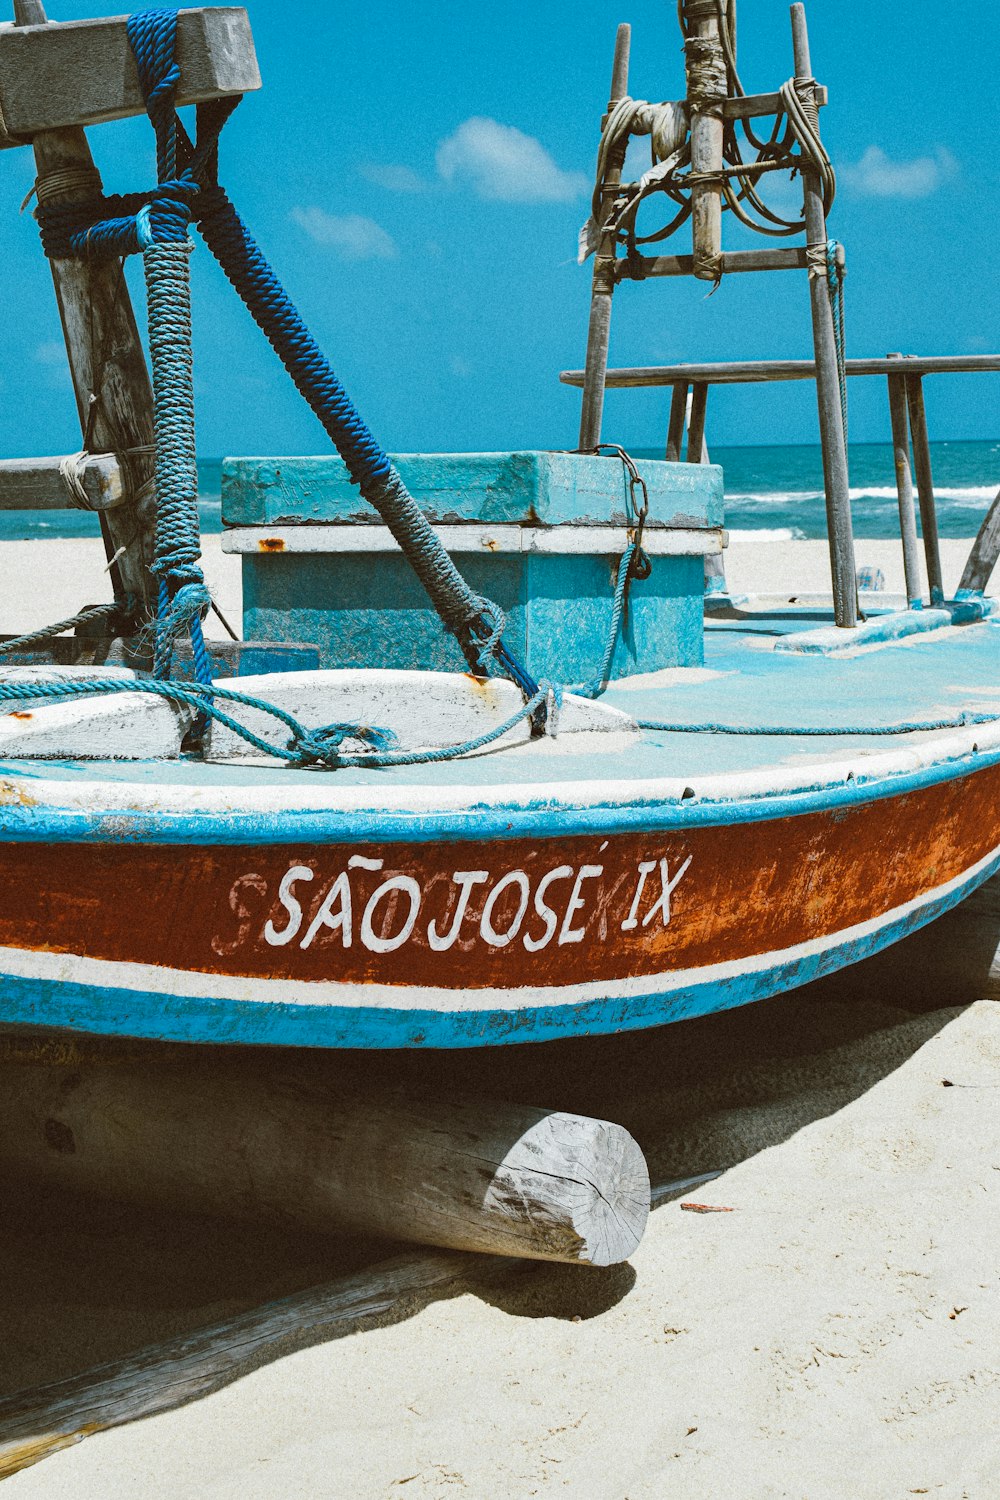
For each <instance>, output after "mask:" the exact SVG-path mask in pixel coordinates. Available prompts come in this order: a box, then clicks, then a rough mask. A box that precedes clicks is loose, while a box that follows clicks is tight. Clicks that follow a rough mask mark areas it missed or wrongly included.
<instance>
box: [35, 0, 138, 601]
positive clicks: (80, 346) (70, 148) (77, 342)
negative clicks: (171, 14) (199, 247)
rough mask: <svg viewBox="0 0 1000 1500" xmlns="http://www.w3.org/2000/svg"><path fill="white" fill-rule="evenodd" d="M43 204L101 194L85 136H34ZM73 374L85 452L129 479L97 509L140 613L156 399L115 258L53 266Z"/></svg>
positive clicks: (116, 575)
mask: <svg viewBox="0 0 1000 1500" xmlns="http://www.w3.org/2000/svg"><path fill="white" fill-rule="evenodd" d="M14 19H15V24H16V25H17V26H40V25H44V24H45V21H46V16H45V10H44V7H43V5H42V4H41V0H14ZM31 145H32V147H33V149H34V154H35V165H36V168H37V171H38V178H37V192H38V199H39V202H43V203H56V202H68V201H70V200H71V199H73V198H81V197H83V198H86V197H92V196H93V195H94V193H95V192H100V190H101V179H100V175H99V173H98V171H97V169H96V167H95V166H94V159H93V157H92V155H91V153H90V147H89V146H88V144H87V138H86V136H85V134H84V132H83V130H82V129H80V128H79V127H75V126H68V127H65V128H63V129H59V130H42V131H39V132H38V134H37V135H35V136H34V137H33V138H32V141H31ZM49 267H50V269H51V271H52V280H53V283H54V285H55V292H56V301H57V303H58V305H59V316H60V318H61V320H62V327H63V336H64V338H65V340H66V353H67V356H68V358H69V368H70V375H71V377H72V380H73V390H74V393H75V395H76V405H77V412H78V414H79V418H80V428H81V431H82V433H83V442H82V447H83V448H84V449H85V450H86V451H87V452H90V453H113V454H115V455H116V457H117V459H118V462H119V465H120V467H121V468H122V470H123V473H124V475H125V478H126V484H125V494H124V498H123V500H122V502H121V503H120V504H119V505H117V506H116V507H115V508H114V509H113V510H106V511H101V512H100V522H101V532H102V535H103V537H104V545H105V549H106V551H107V554H108V558H109V560H110V559H112V558H114V559H115V561H114V562H113V563H112V567H111V574H112V579H113V582H114V584H115V593H116V595H131V596H132V597H133V598H134V599H135V600H136V603H137V604H138V606H139V607H140V609H141V610H142V612H143V613H150V612H151V608H152V602H153V598H154V587H153V578H152V575H151V574H150V572H149V564H150V562H151V561H152V557H153V540H154V529H155V502H154V494H153V457H154V454H153V441H154V438H153V393H152V387H151V385H150V380H149V373H148V371H147V369H146V360H145V356H144V354H143V350H142V344H141V343H140V340H139V331H138V328H137V327H136V321H135V314H134V312H133V311H132V303H131V300H130V298H129V293H128V287H127V286H126V284H125V274H124V271H123V269H122V263H121V261H120V260H97V261H90V262H88V261H83V260H70V259H66V260H61V259H60V260H50V261H49Z"/></svg>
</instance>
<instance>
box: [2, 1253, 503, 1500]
mask: <svg viewBox="0 0 1000 1500" xmlns="http://www.w3.org/2000/svg"><path fill="white" fill-rule="evenodd" d="M513 1269H515V1267H514V1264H513V1263H512V1262H511V1261H510V1260H507V1259H505V1258H503V1257H498V1256H480V1257H478V1258H477V1259H476V1260H475V1261H470V1258H469V1257H468V1256H466V1255H458V1254H455V1253H448V1252H447V1251H437V1252H433V1253H426V1254H424V1255H419V1256H408V1257H403V1256H397V1257H394V1258H393V1259H391V1260H383V1261H380V1262H379V1263H378V1264H376V1265H374V1266H370V1267H368V1268H366V1269H365V1270H363V1271H358V1272H356V1273H355V1274H354V1275H351V1276H342V1277H339V1278H338V1279H337V1280H336V1281H332V1282H329V1283H328V1284H327V1285H325V1286H319V1287H310V1288H309V1290H308V1291H304V1292H297V1293H295V1294H293V1295H292V1296H290V1297H283V1298H281V1299H280V1300H279V1301H275V1302H266V1303H264V1305H263V1306H262V1307H255V1308H252V1309H251V1310H250V1311H249V1312H246V1313H240V1314H238V1315H237V1316H236V1317H232V1318H226V1319H224V1320H223V1321H222V1322H219V1323H215V1324H212V1325H211V1326H210V1327H208V1328H199V1329H196V1330H195V1331H194V1332H193V1333H185V1334H179V1335H177V1336H176V1337H174V1338H171V1339H167V1340H166V1341H165V1342H163V1343H160V1344H156V1345H153V1346H151V1347H149V1348H146V1349H142V1350H140V1351H139V1352H138V1353H136V1354H133V1355H130V1356H129V1357H128V1358H125V1359H119V1360H115V1361H113V1362H112V1363H110V1364H106V1365H101V1366H99V1367H98V1368H96V1369H92V1370H86V1371H84V1372H83V1373H82V1374H79V1375H73V1376H70V1377H69V1378H68V1379H66V1380H59V1381H56V1382H54V1383H53V1384H51V1385H46V1386H43V1387H41V1388H40V1389H37V1390H30V1391H24V1392H20V1393H18V1394H16V1395H14V1396H10V1397H8V1398H7V1399H6V1400H0V1480H3V1479H7V1478H9V1477H10V1475H12V1474H16V1473H18V1472H20V1470H22V1469H26V1468H28V1467H29V1466H30V1465H31V1464H35V1463H38V1462H39V1461H40V1460H41V1459H43V1458H48V1457H49V1455H50V1454H53V1453H58V1451H59V1450H60V1449H61V1448H68V1447H70V1446H72V1445H73V1444H74V1443H79V1442H82V1441H83V1439H84V1438H87V1437H91V1436H93V1434H94V1433H97V1432H106V1431H107V1430H108V1429H110V1428H113V1427H120V1426H122V1425H124V1424H125V1423H126V1422H137V1421H139V1420H140V1419H141V1418H143V1417H152V1416H156V1415H157V1414H158V1413H160V1412H167V1411H175V1410H176V1409H177V1408H178V1407H179V1406H184V1405H186V1404H187V1403H188V1402H189V1401H197V1400H200V1399H202V1398H203V1397H205V1396H209V1395H211V1394H212V1393H213V1392H214V1391H218V1390H222V1389H223V1388H224V1387H225V1386H227V1385H231V1384H232V1382H233V1381H235V1380H238V1379H240V1378H241V1376H244V1375H249V1374H250V1373H251V1371H253V1370H256V1369H259V1368H260V1366H261V1365H264V1364H267V1363H269V1362H270V1361H271V1360H275V1359H282V1358H284V1357H285V1356H286V1355H288V1354H291V1353H294V1352H295V1351H297V1350H299V1349H309V1348H314V1347H315V1346H316V1345H317V1344H319V1343H323V1342H326V1341H327V1340H329V1339H335V1338H343V1337H344V1336H345V1335H346V1334H349V1333H352V1332H354V1331H355V1330H360V1329H362V1328H365V1327H372V1326H377V1325H378V1323H379V1322H382V1321H385V1320H387V1319H389V1320H392V1319H393V1318H394V1316H401V1315H403V1313H404V1310H405V1313H406V1314H411V1313H412V1312H414V1311H415V1310H416V1309H417V1308H419V1307H420V1306H422V1305H424V1304H426V1303H428V1302H430V1301H431V1300H432V1299H434V1298H436V1297H444V1296H450V1295H452V1294H453V1293H454V1292H455V1291H457V1290H459V1289H461V1288H475V1287H478V1286H481V1285H482V1284H483V1283H486V1284H487V1285H488V1284H491V1283H495V1282H496V1281H497V1280H499V1279H500V1278H502V1277H503V1276H504V1274H505V1273H506V1274H508V1275H509V1274H510V1272H511V1270H513Z"/></svg>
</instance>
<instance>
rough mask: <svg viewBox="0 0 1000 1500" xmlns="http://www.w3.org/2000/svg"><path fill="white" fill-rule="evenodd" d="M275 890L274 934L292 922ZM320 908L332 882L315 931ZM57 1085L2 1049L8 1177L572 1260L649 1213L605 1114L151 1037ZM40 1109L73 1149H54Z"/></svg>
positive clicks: (636, 1232)
mask: <svg viewBox="0 0 1000 1500" xmlns="http://www.w3.org/2000/svg"><path fill="white" fill-rule="evenodd" d="M369 864H370V862H369ZM293 868H295V867H293ZM283 889H284V890H285V896H284V900H283V902H279V905H278V907H277V908H276V912H275V919H274V923H273V926H274V930H275V935H276V936H278V937H279V938H280V932H281V930H282V929H286V930H288V931H289V932H291V929H292V925H293V924H292V922H291V921H290V919H289V911H290V905H291V896H290V885H289V884H286V886H285V887H284V888H283ZM332 907H333V902H332V893H331V901H329V902H328V903H327V904H326V906H324V908H323V911H324V912H325V913H326V916H321V917H318V918H317V919H316V921H315V922H314V923H313V926H314V927H318V928H319V929H320V933H321V935H322V928H323V927H324V926H326V927H327V928H329V926H330V925H331V923H332V922H333V920H334V919H333V915H332ZM343 911H344V908H341V913H342V915H343ZM497 920H498V921H499V918H497ZM65 1083H66V1070H65V1068H64V1067H62V1066H60V1065H59V1064H57V1063H48V1062H44V1061H43V1062H29V1063H24V1062H22V1061H20V1060H18V1059H17V1058H15V1059H13V1060H10V1059H4V1058H3V1057H2V1056H0V1167H2V1169H3V1171H5V1172H7V1171H9V1172H13V1173H16V1175H17V1177H18V1179H19V1180H20V1181H24V1182H30V1181H35V1182H38V1183H44V1184H47V1185H48V1186H50V1187H52V1188H53V1189H55V1190H56V1191H60V1190H66V1191H77V1190H79V1191H82V1192H85V1193H97V1194H99V1195H102V1196H104V1197H109V1198H112V1199H120V1200H122V1201H124V1202H130V1201H131V1202H139V1203H153V1204H156V1205H157V1206H158V1207H174V1208H176V1209H183V1210H184V1211H185V1212H188V1211H193V1212H198V1213H211V1214H218V1215H223V1216H226V1217H229V1218H231V1219H234V1220H237V1221H247V1222H251V1223H253V1222H260V1221H261V1220H265V1221H267V1220H275V1221H277V1222H279V1223H281V1224H284V1225H290V1224H297V1225H300V1226H302V1227H303V1228H307V1229H310V1230H313V1231H319V1232H321V1233H330V1232H338V1231H342V1230H348V1231H352V1232H354V1231H357V1232H360V1233H363V1234H371V1235H383V1236H386V1237H387V1238H390V1239H394V1240H407V1241H410V1242H416V1243H418V1244H420V1243H423V1244H429V1245H436V1246H441V1247H444V1248H449V1249H456V1250H472V1251H478V1252H483V1253H486V1254H503V1255H513V1256H518V1257H522V1258H526V1259H530V1260H555V1261H563V1262H567V1263H569V1264H573V1265H581V1264H586V1265H599V1266H607V1265H617V1264H620V1263H621V1262H622V1261H624V1260H626V1259H627V1258H628V1256H630V1255H631V1254H632V1253H633V1251H634V1250H635V1249H636V1247H637V1246H638V1244H639V1241H640V1239H641V1237H642V1232H643V1229H644V1227H645V1223H646V1218H647V1215H648V1213H649V1174H648V1171H647V1169H646V1163H645V1159H644V1157H643V1155H642V1152H641V1151H640V1149H639V1147H638V1146H637V1145H636V1143H635V1141H634V1140H633V1139H632V1137H631V1136H630V1135H629V1133H628V1131H627V1130H625V1129H623V1127H622V1126H620V1125H615V1124H613V1123H612V1122H610V1121H607V1120H594V1119H590V1118H588V1117H586V1116H583V1115H576V1114H567V1113H565V1112H562V1111H558V1110H557V1111H550V1110H543V1109H534V1108H532V1107H531V1106H529V1105H524V1104H520V1103H516V1102H508V1101H503V1100H492V1099H488V1098H487V1099H484V1098H481V1097H478V1096H476V1097H472V1096H469V1097H467V1098H466V1097H450V1098H449V1097H447V1096H445V1097H442V1096H440V1095H439V1094H437V1093H435V1094H433V1095H431V1094H430V1093H427V1094H423V1093H419V1094H409V1093H402V1092H399V1091H396V1090H385V1089H383V1090H379V1089H373V1088H371V1087H370V1084H369V1083H368V1082H364V1083H354V1084H352V1083H351V1081H350V1080H349V1079H347V1078H345V1077H344V1076H343V1072H342V1071H337V1072H335V1073H334V1074H332V1075H331V1074H330V1073H329V1071H328V1070H326V1065H325V1064H324V1063H323V1061H322V1060H321V1061H320V1064H319V1066H318V1067H317V1068H311V1067H310V1065H309V1064H308V1062H306V1063H303V1062H302V1061H301V1060H299V1061H298V1062H297V1063H293V1064H292V1065H284V1066H283V1065H282V1063H281V1061H280V1059H279V1060H275V1059H273V1058H266V1059H260V1058H257V1057H251V1058H246V1059H244V1058H242V1057H241V1056H239V1054H238V1053H237V1055H235V1056H233V1055H232V1054H231V1053H222V1054H220V1055H211V1054H210V1055H209V1056H207V1057H204V1056H201V1055H199V1054H195V1055H189V1054H185V1053H184V1050H183V1049H180V1050H179V1051H178V1052H177V1053H175V1054H172V1055H171V1056H170V1057H169V1058H164V1057H163V1055H162V1052H158V1050H157V1048H156V1047H155V1046H151V1047H150V1048H149V1049H148V1051H147V1052H146V1053H145V1054H142V1053H140V1054H139V1055H137V1056H135V1057H133V1058H128V1059H125V1060H122V1059H121V1058H120V1057H119V1056H118V1055H117V1053H116V1051H115V1048H114V1046H113V1045H108V1044H101V1043H99V1042H95V1043H94V1044H93V1045H92V1046H91V1047H89V1048H88V1050H87V1053H86V1055H85V1056H83V1057H82V1058H80V1059H79V1060H78V1061H77V1063H76V1064H75V1065H74V1067H73V1088H72V1091H68V1090H67V1089H66V1087H65ZM46 1121H49V1122H52V1121H55V1122H56V1124H57V1127H58V1132H59V1136H60V1139H62V1140H64V1141H71V1142H72V1143H73V1149H72V1150H62V1151H53V1150H52V1147H51V1136H52V1129H51V1128H50V1127H47V1126H46Z"/></svg>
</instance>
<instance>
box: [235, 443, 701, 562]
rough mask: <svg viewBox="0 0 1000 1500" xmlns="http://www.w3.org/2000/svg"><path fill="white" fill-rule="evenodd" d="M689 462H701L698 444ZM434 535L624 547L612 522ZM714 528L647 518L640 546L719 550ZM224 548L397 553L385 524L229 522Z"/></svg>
mask: <svg viewBox="0 0 1000 1500" xmlns="http://www.w3.org/2000/svg"><path fill="white" fill-rule="evenodd" d="M695 453H696V456H695V458H694V459H692V460H689V462H693V463H701V461H702V459H701V444H700V440H699V444H698V447H697V448H696V450H695ZM434 534H435V536H436V537H437V539H438V541H439V542H440V543H441V545H442V547H444V549H445V551H446V552H449V553H453V554H455V555H456V556H463V555H466V556H469V555H475V554H477V553H479V554H486V555H487V556H490V557H497V556H510V555H514V556H517V555H520V554H522V553H529V552H532V553H548V554H554V555H556V556H562V557H581V556H583V557H587V556H606V557H614V556H616V555H617V554H619V553H621V552H623V551H624V550H625V545H626V534H625V529H624V526H623V525H617V526H485V525H478V524H476V523H475V522H466V524H465V525H462V526H435V528H434ZM721 536H722V531H721V528H719V527H707V526H706V527H701V526H697V527H692V526H664V525H663V524H662V523H661V522H660V521H659V520H658V521H657V522H656V523H655V524H653V523H652V522H650V524H648V525H647V526H646V528H645V530H644V532H643V546H644V547H645V549H646V551H647V552H648V553H649V554H650V556H651V557H701V556H703V555H704V554H705V553H706V552H718V551H720V550H721V546H722V542H721ZM222 550H223V552H236V553H242V554H243V555H244V556H250V557H280V556H283V555H284V556H287V555H289V554H297V555H300V556H301V555H302V554H316V553H355V554H362V555H363V554H365V553H372V552H389V553H394V552H398V551H399V544H398V542H397V541H396V539H395V537H394V536H393V535H392V532H391V531H390V530H389V528H388V527H387V526H340V525H323V524H319V525H314V526H288V527H281V526H234V527H232V528H231V529H230V530H228V531H226V532H225V533H224V534H223V538H222Z"/></svg>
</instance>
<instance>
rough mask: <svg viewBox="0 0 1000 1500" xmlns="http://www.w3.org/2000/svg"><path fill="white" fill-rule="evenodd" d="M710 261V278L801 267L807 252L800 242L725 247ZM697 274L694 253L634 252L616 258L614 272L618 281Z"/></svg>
mask: <svg viewBox="0 0 1000 1500" xmlns="http://www.w3.org/2000/svg"><path fill="white" fill-rule="evenodd" d="M713 264H714V266H715V274H714V275H713V277H712V279H713V280H715V279H716V277H717V276H718V275H719V274H720V273H724V274H725V275H727V276H732V275H738V274H739V273H740V272H742V271H801V270H803V269H804V268H805V266H806V252H805V251H804V250H803V249H802V248H801V246H799V247H793V248H791V249H778V250H727V251H726V252H725V253H724V254H723V253H720V254H719V255H717V256H716V258H715V261H714V263H713ZM697 275H698V272H697V271H696V270H695V258H694V256H693V255H634V256H632V258H631V259H630V260H625V259H622V260H618V261H616V262H615V276H616V278H617V279H618V280H619V281H647V280H648V279H649V278H650V277H651V276H697ZM707 279H708V278H707V277H703V278H702V280H707Z"/></svg>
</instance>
